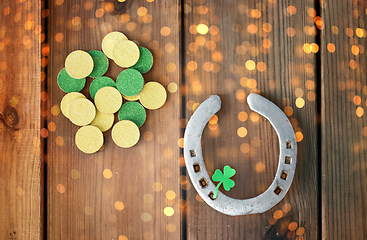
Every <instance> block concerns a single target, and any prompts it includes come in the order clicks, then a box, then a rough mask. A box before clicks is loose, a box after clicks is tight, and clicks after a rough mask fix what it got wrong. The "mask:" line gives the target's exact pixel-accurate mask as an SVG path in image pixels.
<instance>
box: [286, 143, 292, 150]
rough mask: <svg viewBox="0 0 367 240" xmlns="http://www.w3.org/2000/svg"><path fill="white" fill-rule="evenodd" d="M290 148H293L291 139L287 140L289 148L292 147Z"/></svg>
mask: <svg viewBox="0 0 367 240" xmlns="http://www.w3.org/2000/svg"><path fill="white" fill-rule="evenodd" d="M290 148H292V143H291V141H288V142H287V149H290Z"/></svg>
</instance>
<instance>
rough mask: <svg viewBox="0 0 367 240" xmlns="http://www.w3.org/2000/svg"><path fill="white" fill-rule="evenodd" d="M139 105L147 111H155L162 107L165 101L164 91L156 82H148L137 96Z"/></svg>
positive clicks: (165, 94) (165, 93)
mask: <svg viewBox="0 0 367 240" xmlns="http://www.w3.org/2000/svg"><path fill="white" fill-rule="evenodd" d="M139 99H140V103H141V104H142V105H143V106H144V107H145V108H147V109H150V110H155V109H158V108H160V107H162V106H163V104H164V103H165V102H166V99H167V92H166V89H165V88H164V87H163V86H162V85H161V84H160V83H157V82H148V83H146V84H145V85H144V88H143V90H142V91H141V92H140V94H139Z"/></svg>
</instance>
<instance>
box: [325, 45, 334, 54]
mask: <svg viewBox="0 0 367 240" xmlns="http://www.w3.org/2000/svg"><path fill="white" fill-rule="evenodd" d="M327 50H328V51H329V52H331V53H333V52H335V45H334V44H333V43H328V44H327Z"/></svg>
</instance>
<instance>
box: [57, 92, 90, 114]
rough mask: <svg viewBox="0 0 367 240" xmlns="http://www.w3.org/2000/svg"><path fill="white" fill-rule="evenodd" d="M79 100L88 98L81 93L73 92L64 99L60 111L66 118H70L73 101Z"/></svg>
mask: <svg viewBox="0 0 367 240" xmlns="http://www.w3.org/2000/svg"><path fill="white" fill-rule="evenodd" d="M77 98H86V97H85V96H84V95H83V94H81V93H79V92H71V93H68V94H66V95H65V96H64V97H63V98H62V100H61V103H60V109H61V112H62V114H64V116H65V117H67V118H69V117H68V108H69V105H70V103H71V102H72V101H74V100H75V99H77Z"/></svg>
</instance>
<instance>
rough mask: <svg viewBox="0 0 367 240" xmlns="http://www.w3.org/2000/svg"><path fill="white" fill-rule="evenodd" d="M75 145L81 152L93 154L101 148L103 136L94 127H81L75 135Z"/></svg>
mask: <svg viewBox="0 0 367 240" xmlns="http://www.w3.org/2000/svg"><path fill="white" fill-rule="evenodd" d="M75 144H76V146H77V147H78V148H79V149H80V151H82V152H85V153H95V152H97V151H98V150H99V149H100V148H101V147H102V146H103V134H102V132H101V130H100V129H99V128H98V127H96V126H91V125H88V126H84V127H81V128H80V129H79V130H78V131H77V132H76V134H75Z"/></svg>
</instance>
